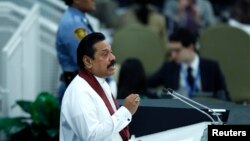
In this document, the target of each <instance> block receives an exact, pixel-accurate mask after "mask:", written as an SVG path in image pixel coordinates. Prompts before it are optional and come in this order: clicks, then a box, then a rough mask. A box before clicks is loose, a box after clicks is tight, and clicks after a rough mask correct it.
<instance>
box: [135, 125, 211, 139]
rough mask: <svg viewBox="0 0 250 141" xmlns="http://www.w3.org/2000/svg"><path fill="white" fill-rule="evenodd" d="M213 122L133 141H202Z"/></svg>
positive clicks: (167, 131) (171, 130)
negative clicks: (205, 131)
mask: <svg viewBox="0 0 250 141" xmlns="http://www.w3.org/2000/svg"><path fill="white" fill-rule="evenodd" d="M210 123H211V122H200V123H196V124H192V125H188V126H183V127H179V128H175V129H170V130H166V131H162V132H158V133H154V134H150V135H145V136H142V137H137V138H135V139H133V140H131V141H138V140H140V141H200V140H201V137H202V135H203V132H204V130H205V129H206V128H207V126H208V125H209V124H210Z"/></svg>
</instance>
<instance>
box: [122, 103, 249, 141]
mask: <svg viewBox="0 0 250 141" xmlns="http://www.w3.org/2000/svg"><path fill="white" fill-rule="evenodd" d="M118 101H119V103H120V104H122V103H123V100H118ZM197 102H200V103H202V104H204V105H207V106H208V107H211V108H214V109H216V108H219V109H226V112H225V113H223V114H222V116H221V119H222V121H223V122H225V123H227V122H228V118H229V110H230V112H231V110H235V111H238V110H239V109H238V108H237V109H235V108H236V107H238V106H236V107H235V106H234V104H231V103H228V102H222V101H217V100H215V101H211V100H208V101H206V100H205V101H204V100H198V101H197ZM229 106H231V107H233V109H230V107H229ZM240 108H241V107H240ZM247 109H249V108H247ZM203 110H204V109H203ZM242 113H244V112H242ZM247 113H249V112H247ZM237 119H238V117H237ZM201 122H211V119H210V118H208V117H207V116H206V115H204V114H202V113H200V112H199V111H197V110H196V109H193V108H192V107H189V106H187V105H186V104H184V103H182V102H181V101H179V100H177V99H143V100H141V103H140V106H139V108H138V110H137V112H136V113H135V114H134V115H133V118H132V121H131V123H130V124H129V130H130V134H131V135H135V137H142V136H146V135H152V134H155V133H160V132H164V131H168V130H172V129H177V128H181V127H185V126H189V125H194V124H197V123H201Z"/></svg>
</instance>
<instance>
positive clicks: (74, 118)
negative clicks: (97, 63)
mask: <svg viewBox="0 0 250 141" xmlns="http://www.w3.org/2000/svg"><path fill="white" fill-rule="evenodd" d="M97 80H98V82H99V83H100V82H102V79H101V78H97ZM103 80H104V79H103ZM105 85H106V82H105V81H103V83H101V86H102V87H103V88H104V91H105V93H106V94H107V92H108V91H110V90H108V89H107V87H105ZM107 97H108V99H109V100H110V97H111V93H109V94H107ZM111 98H112V97H111ZM110 101H111V100H110ZM111 105H112V106H113V108H114V107H115V105H114V102H113V100H112V102H111ZM114 109H115V108H114ZM131 119H132V115H131V113H130V112H129V111H128V110H127V108H125V107H123V106H121V107H120V108H119V109H118V110H116V111H115V113H114V114H113V115H112V116H111V115H110V113H109V111H108V108H107V107H106V105H105V103H104V101H103V100H102V98H101V97H100V96H99V95H98V94H97V93H96V91H95V90H94V89H93V88H92V87H91V86H90V85H89V84H88V83H87V81H85V80H84V79H83V78H81V77H80V76H79V75H77V76H76V77H75V78H74V80H73V81H72V82H71V84H70V85H69V86H68V88H67V90H66V91H65V94H64V97H63V100H62V106H61V115H60V141H122V139H121V136H120V134H119V132H120V131H121V130H122V129H123V128H124V127H126V126H127V125H128V124H129V123H130V122H131Z"/></svg>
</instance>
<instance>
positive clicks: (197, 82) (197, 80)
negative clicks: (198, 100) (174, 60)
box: [178, 55, 201, 95]
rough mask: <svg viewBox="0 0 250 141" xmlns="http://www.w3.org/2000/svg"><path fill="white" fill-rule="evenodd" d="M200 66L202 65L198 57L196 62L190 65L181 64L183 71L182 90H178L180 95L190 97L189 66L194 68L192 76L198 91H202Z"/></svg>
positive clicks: (195, 59) (181, 77)
mask: <svg viewBox="0 0 250 141" xmlns="http://www.w3.org/2000/svg"><path fill="white" fill-rule="evenodd" d="M199 64H200V59H199V57H198V55H195V57H194V60H193V61H192V63H191V64H190V65H188V64H185V63H182V64H181V71H180V81H179V83H180V84H179V85H180V87H179V88H180V89H179V90H178V91H179V92H180V93H182V94H183V95H188V84H187V69H188V66H190V67H191V68H192V75H193V77H194V79H195V82H194V83H195V87H196V88H197V89H198V90H201V79H200V74H199Z"/></svg>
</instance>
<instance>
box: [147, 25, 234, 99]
mask: <svg viewBox="0 0 250 141" xmlns="http://www.w3.org/2000/svg"><path fill="white" fill-rule="evenodd" d="M197 35H198V34H196V33H194V32H193V31H191V30H189V29H187V28H180V29H178V30H177V31H176V32H174V33H173V34H172V35H171V36H170V41H169V42H170V44H169V50H170V52H171V54H170V55H171V61H168V62H166V63H164V64H163V65H162V67H161V68H160V69H159V70H158V71H157V72H156V73H155V74H153V75H152V76H151V77H150V78H149V79H148V84H149V86H150V87H157V86H164V87H165V88H171V89H173V90H177V91H179V92H180V93H181V94H183V95H185V96H187V97H191V98H192V97H197V96H204V97H213V98H217V99H221V100H225V101H229V100H230V97H229V94H228V90H227V86H226V82H225V79H224V75H223V73H222V71H221V69H220V67H219V64H218V63H217V62H216V61H214V60H210V59H205V58H201V57H200V56H199V54H198V51H197V49H196V42H197Z"/></svg>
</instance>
